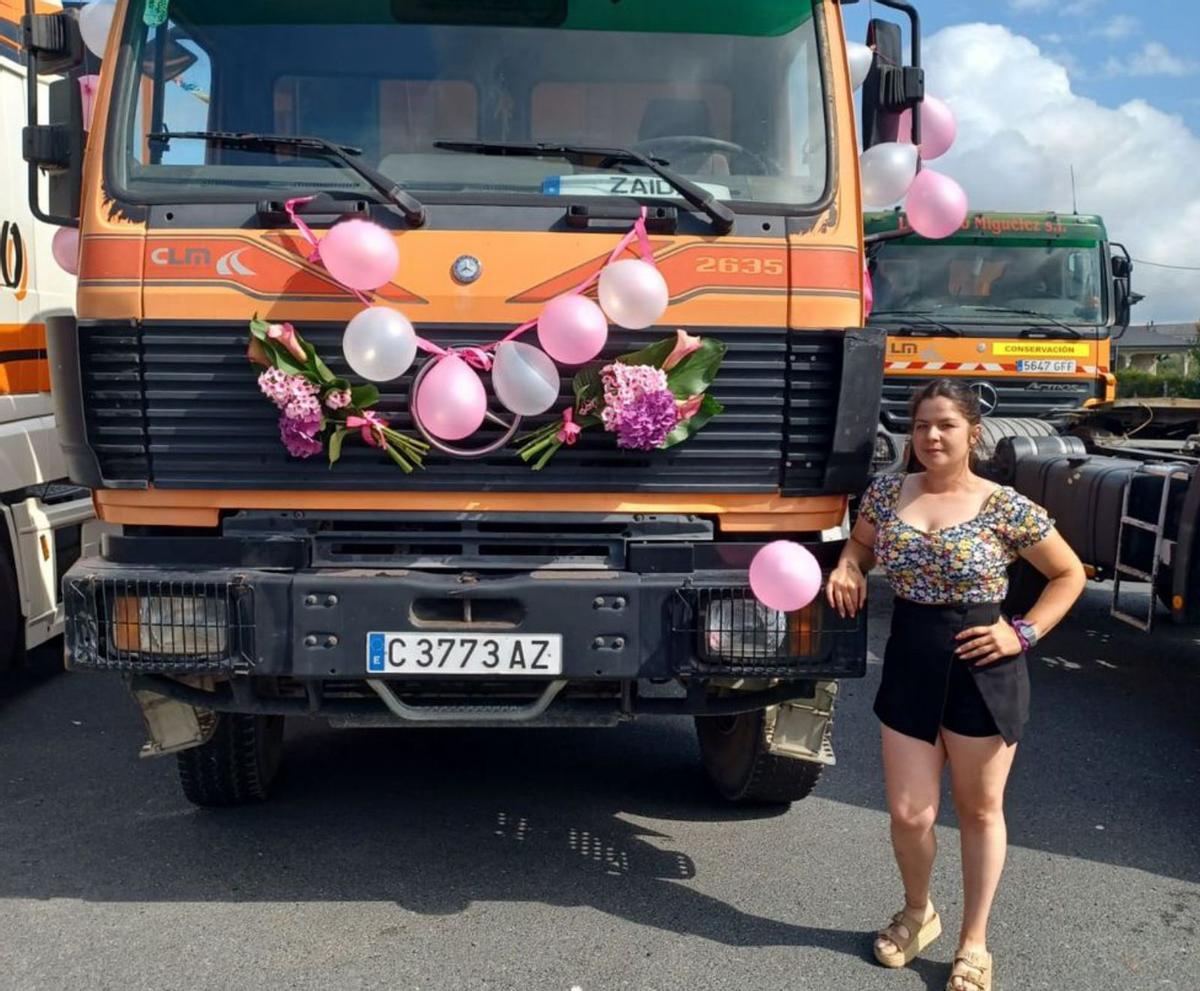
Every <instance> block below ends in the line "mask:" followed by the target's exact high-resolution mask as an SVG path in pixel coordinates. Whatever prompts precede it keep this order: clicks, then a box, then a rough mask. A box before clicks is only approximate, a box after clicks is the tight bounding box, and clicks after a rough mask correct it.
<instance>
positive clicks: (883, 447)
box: [871, 433, 896, 470]
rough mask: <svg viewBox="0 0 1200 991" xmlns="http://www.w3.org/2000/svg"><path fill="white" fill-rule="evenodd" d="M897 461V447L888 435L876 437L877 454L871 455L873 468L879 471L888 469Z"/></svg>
mask: <svg viewBox="0 0 1200 991" xmlns="http://www.w3.org/2000/svg"><path fill="white" fill-rule="evenodd" d="M895 460H896V445H895V444H893V443H892V439H891V438H890V437H889V436H888V435H887V434H882V433H877V434H876V435H875V452H874V453H873V454H872V455H871V467H872V468H874V469H876V470H878V469H881V468H887V467H888V466H890V465H891V463H892V462H893V461H895Z"/></svg>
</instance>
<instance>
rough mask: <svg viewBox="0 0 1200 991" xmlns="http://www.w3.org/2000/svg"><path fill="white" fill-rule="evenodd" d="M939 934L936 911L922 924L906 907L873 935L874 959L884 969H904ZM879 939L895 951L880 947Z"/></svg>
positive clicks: (940, 921) (940, 923)
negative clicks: (886, 942)
mask: <svg viewBox="0 0 1200 991" xmlns="http://www.w3.org/2000/svg"><path fill="white" fill-rule="evenodd" d="M941 934H942V920H941V917H940V916H939V915H938V914H937V912H936V911H935V912H934V913H933V915H931V916H930V917H929V918H928V920H926V921H925V922H922V921H921V919H920V918H919V917H918V916H915V915H910V914H909V913H908V909H907V906H906V907H905V908H904V909H902V910H900V911H899V912H897V913H896V914H895V915H893V916H892V923H891V925H889V926H888V927H887V928H886V929H881V930H879V932H877V933H876V934H875V943H874V949H875V959H876V960H878V961H879V962H880V963H881V964H883V965H884V966H885V967H904V966H906V965H908V964H909V963H911V962H912V961H913V959H914V958H915V957H916V956H917V954H919V953H920V952H921V951H922V950H923V949H925V947H927V946H928V945H929V944H930V943H932V942H933V941H934V940H935V939H937V938H938V937H939V936H940V935H941ZM881 939H886V940H888V941H889V942H890V943H891V944H892V946H894V947H895V949H894V950H887V949H884V948H883V947H881V946H880V945H879V940H881ZM955 991H957V989H955Z"/></svg>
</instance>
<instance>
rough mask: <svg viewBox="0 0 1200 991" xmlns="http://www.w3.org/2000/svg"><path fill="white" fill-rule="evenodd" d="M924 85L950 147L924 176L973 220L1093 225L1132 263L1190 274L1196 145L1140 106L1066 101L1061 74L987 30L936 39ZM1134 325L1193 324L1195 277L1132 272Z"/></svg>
mask: <svg viewBox="0 0 1200 991" xmlns="http://www.w3.org/2000/svg"><path fill="white" fill-rule="evenodd" d="M926 48H927V51H926V58H925V62H926V70H925V71H926V78H927V80H928V83H929V90H930V92H932V93H934V94H935V95H938V96H941V97H942V98H943V99H944V100H946V102H947V103H949V104H950V106H951V107H952V108H953V110H954V112H955V114H956V115H957V117H958V123H959V131H958V140H957V141H956V142H955V145H954V147H953V148H952V149H951V150H950V152H949V153H948V154H947V155H946V156H945V157H944V158H942V159H939V160H938V161H937V162H935V163H933V167H934V168H937V169H940V170H942V171H945V172H947V173H948V174H950V175H952V176H954V177H955V178H956V179H958V181H959V182H961V183H962V184H963V186H964V187H965V188H966V190H967V194H968V196H969V197H970V200H971V206H972V208H973V209H983V210H1063V211H1068V210H1070V208H1071V176H1070V168H1071V166H1072V165H1074V167H1075V178H1076V185H1077V189H1078V198H1079V209H1080V210H1081V211H1082V212H1085V213H1098V214H1100V215H1101V216H1103V217H1104V220H1105V222H1106V224H1107V226H1108V231H1109V234H1110V236H1111V237H1112V238H1113V240H1116V241H1122V242H1124V243H1125V244H1126V245H1127V246H1128V247H1129V250H1130V252H1131V254H1132V255H1133V256H1134V257H1135V258H1144V259H1147V260H1149V261H1157V262H1163V263H1167V264H1173V265H1200V235H1198V234H1197V232H1198V231H1200V169H1197V168H1196V167H1195V163H1196V162H1200V135H1197V134H1196V133H1194V132H1193V131H1191V130H1189V129H1188V127H1187V125H1186V124H1185V123H1184V121H1183V119H1182V118H1180V117H1178V116H1173V115H1170V114H1167V113H1164V112H1163V111H1161V110H1158V109H1157V108H1155V107H1153V106H1152V105H1150V104H1149V103H1147V102H1146V101H1144V100H1131V101H1129V102H1127V103H1125V104H1123V105H1122V106H1120V107H1115V108H1114V107H1104V106H1101V105H1100V104H1098V103H1096V102H1095V101H1094V100H1090V99H1088V98H1086V97H1083V96H1080V95H1079V94H1077V93H1075V92H1073V91H1072V89H1071V79H1070V75H1069V73H1068V70H1067V69H1066V67H1065V66H1063V65H1062V64H1061V63H1059V62H1056V61H1055V60H1054V59H1052V58H1050V57H1049V56H1048V55H1046V54H1045V53H1043V52H1042V51H1041V50H1040V49H1039V48H1038V47H1037V45H1035V44H1034V43H1033V42H1032V41H1031V40H1029V39H1028V38H1025V37H1021V36H1019V35H1016V34H1014V33H1012V32H1011V31H1009V30H1008V29H1007V28H1005V27H1001V26H999V25H993V24H962V25H957V26H955V27H950V28H945V29H944V30H942V31H939V32H938V33H937V34H935V35H933V36H932V37H931V38H930V39H929V41H928V43H927V46H926ZM1135 288H1136V290H1137V291H1138V292H1141V293H1145V294H1146V300H1145V301H1144V302H1143V303H1141V304H1139V306H1138V307H1137V309H1136V310H1135V311H1134V313H1135V317H1136V319H1137V320H1139V321H1144V320H1147V319H1151V318H1153V319H1155V320H1158V321H1160V322H1162V321H1169V320H1194V319H1196V318H1197V317H1198V316H1200V273H1197V272H1173V271H1170V270H1166V269H1154V268H1150V267H1148V266H1145V265H1143V266H1140V267H1137V268H1136V270H1135Z"/></svg>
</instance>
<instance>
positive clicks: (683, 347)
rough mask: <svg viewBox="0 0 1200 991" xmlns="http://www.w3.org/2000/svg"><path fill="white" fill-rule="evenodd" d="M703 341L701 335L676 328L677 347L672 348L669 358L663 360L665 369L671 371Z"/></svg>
mask: <svg viewBox="0 0 1200 991" xmlns="http://www.w3.org/2000/svg"><path fill="white" fill-rule="evenodd" d="M702 343H703V341H701V340H700V338H699V337H696V336H694V335H692V334H689V333H688V332H687V331H686V330H683V329H679V330H676V331H675V347H674V348H672V349H671V353H670V354H669V355H667V360H666V361H664V362H663V364H662V368H663V371H664V372H669V371H670V370H671V369H672V368H674V367H675V366H676V365H678V364H679V363H680V362H681V361H683V359H684V358H686V357H687V356H688V355H689V354H691V353H692V352H693V351H695V350H697V349H698V348H699V347H700V345H701V344H702Z"/></svg>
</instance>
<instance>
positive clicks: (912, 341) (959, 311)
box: [864, 211, 1132, 471]
mask: <svg viewBox="0 0 1200 991" xmlns="http://www.w3.org/2000/svg"><path fill="white" fill-rule="evenodd" d="M864 230H865V236H866V239H867V244H868V258H869V261H868V267H869V271H870V273H871V279H872V285H873V289H874V306H873V308H872V311H871V315H870V325H871V326H874V327H878V328H880V329H881V330H883V331H884V332H886V334H887V358H886V365H885V377H884V385H883V405H882V410H881V415H880V430H879V435H878V438H877V440H876V450H875V455H874V468H875V470H876V471H889V470H897V469H899V468H900V467H901V466H902V465H903V464H904V463H905V460H906V456H905V440H906V434H907V431H908V426H909V423H908V397H909V396H910V395H911V394H912V392H913V391H914V390H915V389H917V388H919V387H920V386H922V385H924V384H925V383H927V382H928V381H930V379H931V378H933V377H939V376H952V377H955V378H964V379H967V380H968V381H969V382H970V383H971V388H972V389H973V390H974V391H975V392H976V394H977V395H978V396H979V399H980V402H981V405H982V407H983V410H984V415H985V421H984V422H985V433H984V438H983V443H984V451H983V456H984V457H987V456H988V454H989V453H990V452H991V451H992V450H993V449H994V446H995V442H996V441H997V440H998V439H999V438H1001V437H1003V436H1006V435H1019V436H1029V435H1032V436H1049V435H1051V434H1053V433H1054V432H1055V430H1056V427H1055V420H1056V417H1059V416H1061V415H1062V414H1064V413H1065V412H1066V411H1069V410H1072V409H1078V408H1080V407H1083V406H1086V405H1090V404H1094V403H1096V402H1103V401H1106V400H1110V399H1112V398H1114V397H1115V393H1116V378H1115V376H1114V375H1113V373H1112V369H1111V356H1112V336H1113V333H1114V331H1118V332H1119V330H1120V328H1122V327H1124V326H1127V325H1128V322H1129V308H1130V303H1131V300H1132V296H1131V291H1130V285H1129V278H1130V270H1131V263H1130V260H1129V257H1128V254H1127V253H1126V252H1125V250H1124V248H1123V247H1122V246H1120V245H1117V244H1113V243H1111V242H1110V241H1109V238H1108V234H1107V231H1106V230H1105V226H1104V222H1103V220H1102V219H1101V218H1100V217H1097V216H1086V215H1076V214H1071V215H1067V214H1056V213H1042V214H1028V213H974V214H972V215H970V216H968V218H967V220H966V222H965V223H964V224H963V227H962V230H961V231H959V232H958V233H956V234H953V235H951V236H950V237H947V238H945V239H943V240H938V241H933V240H927V239H925V238H922V237H920V236H919V235H917V234H915V233H913V232H912V231H911V229H910V228H909V226H908V223H907V219H906V217H905V215H904V213H903V212H901V211H889V212H885V213H874V214H868V215H867V216H866V218H865V221H864Z"/></svg>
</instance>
